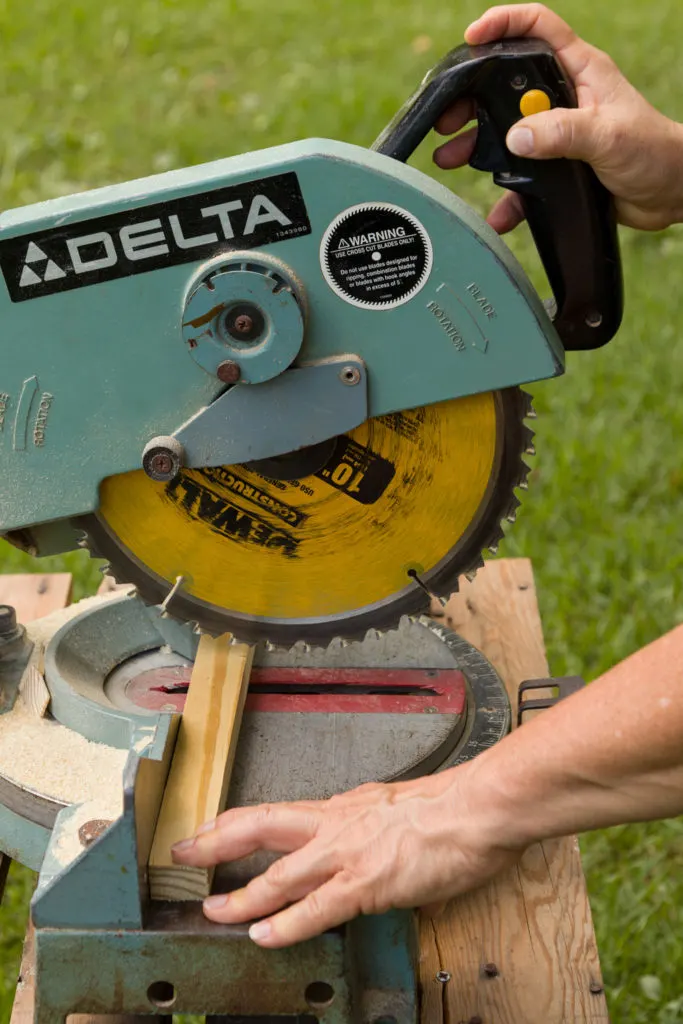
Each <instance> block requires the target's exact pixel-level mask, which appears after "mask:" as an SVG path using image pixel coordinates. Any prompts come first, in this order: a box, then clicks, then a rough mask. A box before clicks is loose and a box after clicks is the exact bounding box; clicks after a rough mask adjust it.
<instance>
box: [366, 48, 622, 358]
mask: <svg viewBox="0 0 683 1024" xmlns="http://www.w3.org/2000/svg"><path fill="white" fill-rule="evenodd" d="M532 89H540V90H542V91H543V92H544V93H546V95H547V96H548V98H549V99H550V102H551V105H552V106H553V107H558V106H559V107H575V106H576V97H575V94H574V89H573V86H572V84H571V83H570V82H568V81H567V79H566V77H565V75H564V72H563V71H562V68H561V67H560V64H559V63H558V60H557V58H556V56H555V53H554V51H553V50H552V48H551V47H550V46H548V44H547V43H544V42H542V41H541V40H537V39H508V40H505V41H503V42H499V43H492V44H489V45H487V46H460V47H458V48H457V49H456V50H452V51H451V53H449V54H448V56H446V57H445V58H444V59H443V60H442V61H441V63H440V64H438V65H437V66H436V67H435V68H434V69H433V70H432V71H431V72H430V73H429V74H428V75H427V77H426V78H425V80H424V81H423V83H422V85H421V87H420V89H419V90H418V91H417V92H416V93H415V95H414V96H412V97H411V99H410V100H409V101H408V102H407V103H406V105H405V106H404V107H403V109H402V110H401V111H399V113H398V114H397V116H396V117H395V118H394V120H393V121H392V122H391V124H390V125H389V126H388V127H387V128H386V129H385V131H384V132H383V133H382V135H381V136H380V138H379V139H378V140H377V142H376V143H375V145H374V147H373V148H374V149H376V150H377V151H378V152H380V153H384V154H386V155H387V156H391V157H394V158H395V159H396V160H402V161H405V160H407V159H408V157H409V156H410V155H411V154H412V153H413V151H414V150H415V149H416V148H417V146H418V145H419V144H420V142H422V140H423V139H424V138H425V136H426V135H427V133H428V132H429V131H430V130H431V129H432V128H433V127H434V125H435V124H436V122H437V120H438V119H439V117H440V116H441V114H443V113H444V111H446V110H447V109H448V108H449V107H450V106H451V105H452V104H453V103H454V102H455V101H456V100H458V99H463V98H470V99H473V100H474V101H475V103H476V106H477V113H478V119H479V130H478V135H477V143H476V147H475V150H474V153H473V154H472V158H471V160H470V164H471V166H472V167H475V168H476V169H477V170H481V171H491V172H492V173H493V180H494V181H495V183H496V184H497V185H500V186H501V187H502V188H506V189H509V190H511V191H513V192H517V193H518V194H519V195H520V197H521V200H522V203H523V206H524V212H525V214H526V218H527V221H528V222H529V227H530V228H531V232H532V234H533V237H534V241H535V242H536V246H537V248H538V251H539V254H540V256H541V259H542V261H543V265H544V267H545V271H546V274H547V276H548V280H549V282H550V286H551V288H552V290H553V295H554V297H555V305H556V312H555V316H554V318H553V322H554V325H555V327H556V329H557V331H558V333H559V335H560V338H561V339H562V343H563V345H564V347H565V349H568V350H570V351H573V350H578V349H595V348H600V346H602V345H605V344H606V343H607V342H608V341H609V340H610V339H611V338H613V337H614V335H615V334H616V332H617V330H618V329H619V325H620V323H621V318H622V314H623V305H624V298H623V283H622V272H621V258H620V254H619V240H618V236H617V225H616V216H615V210H614V201H613V199H612V196H611V195H610V193H609V192H608V191H607V189H606V188H605V187H604V185H602V183H601V182H600V181H599V180H598V178H597V176H596V174H595V172H594V171H593V169H592V168H591V167H590V166H589V165H588V164H586V163H583V162H581V161H579V160H564V159H562V160H529V159H525V158H524V157H518V156H515V155H514V154H513V153H511V152H510V151H509V149H508V148H507V146H506V145H505V137H506V135H507V133H508V131H509V129H510V128H511V127H512V125H513V124H515V123H516V122H517V121H519V120H520V119H521V117H522V113H521V109H520V101H521V99H522V97H523V96H524V95H525V94H526V93H527V92H529V91H530V90H532Z"/></svg>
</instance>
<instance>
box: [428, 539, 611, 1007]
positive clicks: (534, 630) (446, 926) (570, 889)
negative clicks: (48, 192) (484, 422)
mask: <svg viewBox="0 0 683 1024" xmlns="http://www.w3.org/2000/svg"><path fill="white" fill-rule="evenodd" d="M446 615H447V619H446V621H447V623H448V625H450V626H451V627H452V628H453V629H454V630H456V631H457V632H458V633H460V634H461V635H462V636H464V637H465V638H466V639H467V640H469V641H470V643H472V644H474V646H475V647H477V648H478V649H479V650H480V651H482V653H483V654H484V655H485V656H486V657H487V658H488V659H489V661H491V663H492V664H493V665H494V667H495V668H496V669H497V671H498V672H499V674H500V675H501V677H502V678H503V680H504V682H505V685H506V687H507V690H508V693H509V694H510V698H511V701H512V705H513V721H514V717H515V712H516V704H517V687H518V686H519V684H520V683H521V682H523V681H524V680H525V679H534V678H543V677H545V676H547V675H548V664H547V661H546V655H545V649H544V643H543V631H542V627H541V620H540V617H539V612H538V605H537V603H536V592H535V588H534V580H533V573H532V569H531V563H530V562H529V561H528V560H526V559H508V560H500V561H494V562H490V563H488V565H487V566H486V568H485V569H484V570H483V571H481V572H480V573H479V574H478V575H477V576H476V578H475V580H474V581H473V582H472V583H469V584H468V583H463V586H462V590H461V592H460V594H458V595H456V596H454V597H453V598H452V599H451V601H450V602H449V604H448V606H447V608H446ZM420 933H421V943H422V949H421V953H422V955H421V963H420V979H421V985H422V995H423V1009H422V1024H564V1022H570V1021H571V1022H572V1024H578V1022H584V1021H586V1022H588V1021H590V1022H597V1021H600V1022H605V1021H607V1020H608V1019H609V1018H608V1015H607V1004H606V1001H605V996H604V993H603V990H602V978H601V973H600V962H599V958H598V950H597V944H596V941H595V934H594V931H593V923H592V917H591V911H590V906H589V903H588V896H587V892H586V885H585V881H584V877H583V871H582V868H581V860H580V855H579V849H578V843H577V841H576V840H575V839H573V838H570V839H561V840H554V841H552V842H545V843H543V844H539V845H535V846H533V847H532V848H531V849H530V850H528V851H527V853H526V854H525V855H524V857H523V859H522V861H521V863H520V864H519V866H518V867H516V868H515V869H513V870H511V871H509V872H506V873H503V874H502V875H500V876H499V877H498V878H497V879H496V880H495V881H494V882H492V883H491V884H490V885H488V886H487V887H486V888H483V889H480V890H479V891H477V892H474V893H470V894H468V895H467V896H464V897H461V898H459V899H457V900H453V901H452V902H451V903H450V904H449V906H448V907H447V909H446V910H445V912H443V913H442V914H441V915H439V916H436V917H430V916H429V915H427V914H424V913H423V914H422V915H421V921H420ZM485 965H495V972H496V973H495V974H493V973H492V970H491V968H489V973H488V974H487V972H486V971H485V970H484V967H485ZM438 971H447V972H448V973H449V974H450V975H451V980H450V981H448V982H446V983H445V984H443V983H441V982H439V981H437V980H436V975H437V972H438Z"/></svg>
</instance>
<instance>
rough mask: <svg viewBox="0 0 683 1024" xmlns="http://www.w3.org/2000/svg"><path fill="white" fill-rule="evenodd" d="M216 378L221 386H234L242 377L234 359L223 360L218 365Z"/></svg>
mask: <svg viewBox="0 0 683 1024" xmlns="http://www.w3.org/2000/svg"><path fill="white" fill-rule="evenodd" d="M238 319H239V317H238ZM216 376H217V377H218V379H219V381H221V383H222V384H236V383H237V381H238V380H239V379H240V377H241V376H242V371H241V369H240V364H239V363H236V362H235V360H234V359H224V360H223V362H222V363H219V364H218V368H217V370H216Z"/></svg>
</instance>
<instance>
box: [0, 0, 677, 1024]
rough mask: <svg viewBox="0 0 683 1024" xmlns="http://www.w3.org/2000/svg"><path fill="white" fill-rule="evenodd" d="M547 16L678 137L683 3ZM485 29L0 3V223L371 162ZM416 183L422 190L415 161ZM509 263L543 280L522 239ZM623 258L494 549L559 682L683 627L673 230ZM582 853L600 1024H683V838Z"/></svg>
mask: <svg viewBox="0 0 683 1024" xmlns="http://www.w3.org/2000/svg"><path fill="white" fill-rule="evenodd" d="M557 7H558V9H559V10H560V11H561V12H562V13H564V14H565V15H566V16H567V17H568V18H570V19H571V20H572V21H573V22H574V24H575V25H576V27H577V28H578V29H580V30H581V31H582V32H583V34H584V35H587V36H589V37H590V38H592V39H593V40H594V41H595V42H596V43H598V44H599V45H601V46H602V47H603V48H605V49H608V50H610V51H611V52H612V54H613V55H614V56H615V57H616V58H617V60H618V61H619V62H620V64H621V65H622V67H623V68H624V70H625V71H626V72H627V73H628V74H629V75H630V77H631V78H632V79H633V81H634V82H635V83H636V84H637V85H638V86H639V87H641V88H642V89H643V90H644V91H645V92H646V94H647V95H648V96H649V98H651V99H652V100H653V101H654V102H655V103H656V104H657V105H659V106H660V107H661V108H663V109H664V110H665V111H666V112H667V113H669V114H670V115H672V116H677V117H679V118H680V119H683V85H682V84H681V78H680V71H679V68H680V47H681V44H682V43H683V6H681V4H680V0H655V2H653V3H649V4H647V5H645V4H642V3H639V2H638V0H621V2H619V3H617V2H616V0H607V2H606V3H603V4H602V5H596V4H595V3H592V2H589V0H564V2H558V4H557ZM481 10H483V4H482V3H481V2H478V0H461V2H460V3H437V0H417V2H416V0H344V2H343V3H339V2H338V0H335V2H332V0H317V2H316V3H315V4H314V3H312V2H309V3H306V2H304V0H281V3H279V4H277V5H272V4H265V3H263V0H202V2H201V3H200V2H199V0H165V2H163V0H135V2H134V0H109V2H108V3H106V4H94V3H91V2H88V0H80V2H78V0H59V2H58V0H31V2H30V3H26V2H19V0H0V41H1V44H0V208H2V207H8V206H13V205H18V204H24V203H29V202H32V201H34V200H38V199H43V198H46V197H50V196H55V195H59V194H63V193H66V192H70V191H75V190H81V189H86V188H91V187H93V186H97V185H101V184H105V183H108V182H113V181H118V180H122V179H125V178H130V177H135V176H139V175H144V174H149V173H150V172H154V171H159V170H164V169H166V168H170V167H177V166H181V165H183V164H187V163H198V162H201V161H204V160H211V159H213V158H216V157H221V156H226V155H229V154H232V153H238V152H241V151H244V150H246V149H253V148H261V147H264V146H267V145H270V144H274V143H280V142H284V141H288V140H292V139H297V138H302V137H305V136H307V135H313V136H315V135H317V136H329V137H335V138H340V139H345V140H347V141H350V142H355V143H359V144H368V143H370V142H372V140H373V139H374V137H375V136H376V134H377V133H378V131H379V129H380V128H381V127H382V126H383V124H384V123H385V122H386V121H387V120H388V119H389V117H390V116H391V115H392V114H393V113H394V111H395V109H396V108H397V107H398V106H399V104H400V103H401V102H402V101H403V100H404V98H405V97H406V96H407V95H408V93H409V92H410V91H411V90H412V88H413V87H414V86H415V84H416V83H417V82H418V80H419V79H420V77H421V75H422V73H423V71H424V69H425V67H426V66H427V65H428V64H429V63H430V62H431V61H432V60H433V59H435V58H437V57H438V56H440V54H441V52H442V51H443V50H445V49H446V48H448V47H449V46H450V45H452V44H455V43H457V42H458V41H459V40H460V38H461V35H462V30H463V29H464V27H465V26H466V24H467V22H468V20H470V18H471V17H473V16H475V15H476V14H478V13H480V12H481ZM416 162H417V163H418V164H419V166H420V167H422V168H423V169H424V170H428V171H430V172H431V165H430V159H429V146H424V147H423V148H422V150H421V152H420V154H419V155H418V159H417V161H416ZM682 173H683V168H682ZM438 176H439V177H441V178H442V180H445V181H447V182H448V183H449V184H450V186H451V187H452V188H454V189H456V190H457V191H458V192H459V193H460V194H461V195H463V196H464V197H466V198H467V199H468V201H470V202H471V203H472V204H473V205H474V206H476V207H478V208H480V209H483V208H484V207H485V206H486V204H487V203H488V202H489V200H490V198H491V196H492V194H493V191H494V189H493V186H492V185H491V184H490V182H489V181H488V180H487V179H486V178H485V177H484V176H476V175H475V174H474V173H473V172H470V171H464V172H459V173H455V174H451V175H441V174H439V175H438ZM514 247H515V249H516V251H517V252H518V254H520V255H521V257H522V259H523V260H524V262H525V263H526V264H527V266H529V268H530V269H531V270H532V271H533V274H534V275H535V279H536V280H540V276H536V275H537V268H536V264H535V261H534V255H533V252H532V250H531V248H530V246H529V243H528V240H527V238H526V236H525V235H524V234H523V233H522V234H520V235H519V237H518V238H516V239H515V241H514ZM623 250H624V258H625V269H626V287H627V297H628V308H627V316H626V322H625V326H624V328H623V330H622V332H621V334H620V336H619V338H618V340H617V341H616V342H614V343H613V344H612V345H611V346H609V347H608V348H607V349H606V350H604V351H603V352H600V353H597V354H586V355H577V356H573V357H572V358H571V359H570V362H569V373H568V375H567V377H566V378H565V379H563V380H560V381H555V382H550V383H548V384H547V385H543V386H539V387H537V388H536V389H535V393H536V406H537V409H538V412H539V419H538V442H537V447H538V451H539V458H538V460H537V466H538V468H536V469H535V470H534V473H533V478H532V485H533V486H532V488H531V489H530V491H529V494H528V496H527V500H526V502H525V506H524V509H523V511H522V514H521V515H520V519H519V522H518V524H517V527H516V529H515V530H514V532H513V535H512V536H511V538H510V539H509V541H508V542H507V543H506V544H505V545H504V548H503V549H502V551H501V553H502V554H506V555H520V554H524V555H529V556H531V557H532V558H533V560H534V565H535V569H536V576H537V582H538V587H539V593H540V599H541V607H542V613H543V620H544V625H545V631H546V639H547V644H548V652H549V657H550V662H551V667H552V670H553V671H554V672H555V673H556V674H560V673H574V672H581V673H583V674H584V675H586V677H588V678H592V677H594V676H595V675H596V674H597V673H598V672H600V671H601V670H603V669H605V668H606V667H608V666H609V665H611V664H613V663H614V662H615V661H617V660H618V659H620V658H622V657H623V656H625V655H627V654H628V653H629V652H631V651H633V650H634V649H636V648H637V647H639V646H640V645H642V644H643V643H645V642H647V641H649V640H651V639H653V638H654V637H656V636H658V635H659V634H660V633H662V632H663V631H665V630H666V629H668V628H669V627H671V626H672V625H674V624H675V623H677V622H679V621H681V619H682V618H683V521H682V518H683V516H682V514H683V466H682V463H681V457H680V451H681V442H682V441H683V403H681V401H680V400H679V395H678V392H677V387H678V386H680V381H681V380H682V379H683V344H681V343H680V342H679V338H678V333H679V331H680V330H681V329H682V327H683V288H682V287H681V279H682V275H683V233H681V231H680V230H674V231H671V232H668V233H665V234H661V235H653V236H645V235H640V236H639V235H635V234H633V233H624V235H623ZM677 382H678V383H677ZM64 564H67V565H68V567H69V568H70V569H72V570H73V571H75V572H76V574H77V580H78V593H79V594H80V593H83V592H86V591H87V590H88V589H91V588H92V586H93V583H94V581H95V578H96V574H95V573H93V571H92V567H90V568H89V567H88V565H87V564H86V563H85V562H84V560H83V559H82V558H81V557H80V556H71V557H69V558H68V559H66V560H64V561H61V560H50V561H49V562H48V568H60V567H62V565H64ZM18 568H21V569H26V570H28V569H31V568H38V566H35V565H32V564H31V563H30V562H29V560H28V559H23V558H21V557H20V556H18V555H16V553H10V552H9V551H8V550H7V548H6V547H4V546H0V569H2V570H5V571H9V570H15V571H16V570H17V569H18ZM40 568H41V569H42V568H44V566H42V565H41V566H40ZM647 683H648V681H647V680H645V679H644V680H643V698H642V699H643V700H646V699H647ZM583 849H584V852H585V862H586V865H587V869H588V876H589V884H590V891H591V898H592V903H593V909H594V914H595V919H596V924H597V929H598V935H599V941H600V948H601V955H602V961H603V967H604V971H605V978H606V982H607V986H608V994H609V1001H610V1007H611V1012H612V1017H613V1020H614V1021H615V1022H617V1024H640V1022H648V1024H653V1022H655V1024H673V1022H675V1021H683V942H682V941H681V936H683V909H682V908H683V824H682V823H681V822H680V821H676V822H669V823H665V824H661V825H651V826H643V827H637V828H636V827H630V828H623V829H614V830H612V831H610V832H609V833H604V834H598V835H594V836H590V837H587V838H586V839H584V841H583ZM28 885H29V879H28V876H27V874H26V873H25V872H23V873H22V872H20V871H19V872H15V875H14V880H13V882H12V884H11V885H10V888H9V895H8V898H7V902H6V904H5V906H4V908H3V910H2V911H1V912H0V929H1V932H0V951H1V952H0V957H1V958H2V968H1V970H0V1018H1V1019H2V1020H3V1021H4V1020H7V1018H8V1012H9V991H10V989H11V987H12V986H13V981H14V975H15V971H16V964H17V958H18V950H19V945H18V942H19V936H20V933H21V931H22V930H23V924H24V917H23V915H24V912H25V903H26V897H27V892H28ZM520 1024H522V1022H520Z"/></svg>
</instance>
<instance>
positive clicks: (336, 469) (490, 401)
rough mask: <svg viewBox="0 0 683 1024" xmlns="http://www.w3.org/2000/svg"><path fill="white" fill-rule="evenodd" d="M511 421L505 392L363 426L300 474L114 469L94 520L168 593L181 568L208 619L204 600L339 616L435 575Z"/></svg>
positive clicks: (248, 612) (479, 500)
mask: <svg viewBox="0 0 683 1024" xmlns="http://www.w3.org/2000/svg"><path fill="white" fill-rule="evenodd" d="M502 430H503V423H502V414H501V402H500V398H499V393H491V394H484V395H477V396H474V397H469V398H462V399H456V400H453V401H449V402H443V403H440V404H437V405H431V406H426V407H424V408H420V409H414V410H411V411H409V412H402V413H395V414H393V415H390V416H385V417H380V418H378V419H375V420H370V421H368V422H366V423H364V424H363V425H362V426H360V427H358V428H357V429H356V430H354V431H352V432H351V433H350V434H348V435H344V436H342V437H341V438H339V439H338V443H337V447H336V450H335V453H334V455H333V456H332V458H331V459H330V460H329V461H328V462H327V464H326V465H325V466H324V467H323V468H322V469H321V470H320V471H319V472H317V473H316V474H314V475H311V476H307V477H306V478H305V479H301V480H294V481H282V480H272V479H269V478H266V477H264V476H262V475H260V474H259V473H257V472H255V471H254V470H253V469H248V468H246V467H245V466H229V467H220V468H215V469H203V470H184V471H182V473H181V474H180V476H179V477H178V478H177V479H176V480H175V481H173V482H172V483H170V484H164V483H157V482H154V481H152V480H150V479H149V478H148V477H147V476H146V475H145V474H144V473H143V472H142V471H139V472H134V473H126V474H122V475H120V476H114V477H109V478H108V479H106V480H104V481H103V483H102V485H101V489H100V508H99V513H98V519H99V521H100V523H101V524H102V526H104V527H105V530H106V533H107V534H108V535H109V536H110V537H111V538H112V539H114V540H115V542H116V545H117V546H118V547H119V548H121V547H123V548H124V549H127V551H126V552H125V554H126V558H127V560H128V561H129V562H130V561H131V559H130V555H132V556H134V557H133V561H134V562H137V563H138V568H139V567H140V566H141V567H144V569H145V570H147V571H150V570H151V572H152V573H153V574H154V576H155V577H157V578H160V580H157V583H159V582H161V581H165V584H166V588H167V590H169V589H170V588H171V586H172V585H173V583H174V582H175V580H176V578H177V577H178V576H183V577H185V581H184V584H183V588H182V593H183V596H184V597H189V598H191V599H192V601H193V603H195V604H197V609H198V613H197V615H193V616H192V617H193V618H196V619H197V620H198V621H199V622H200V624H202V623H203V615H202V608H201V606H205V605H209V606H214V609H213V610H214V611H215V610H216V608H217V609H223V610H225V611H226V612H227V614H228V616H230V614H231V613H232V614H234V615H236V616H237V617H246V618H249V619H251V618H252V617H256V618H258V619H261V620H266V622H272V621H273V620H276V621H278V622H279V623H280V624H282V625H284V624H286V623H288V622H289V623H292V624H294V623H295V622H301V621H302V620H315V621H316V622H319V621H320V620H321V619H328V618H331V619H337V618H339V619H341V620H342V621H343V619H344V618H345V617H346V616H349V615H351V614H352V613H356V612H357V611H358V610H359V609H367V608H368V606H377V605H378V604H380V605H381V604H384V603H386V602H391V601H392V600H393V599H395V598H396V597H397V596H398V595H399V594H400V593H401V592H404V593H405V591H406V588H408V589H409V590H414V589H415V584H414V583H413V582H412V581H411V580H410V579H409V577H408V575H407V573H408V570H409V569H415V570H417V572H418V573H419V574H420V576H422V577H424V578H425V579H427V580H428V579H429V575H430V573H431V572H432V570H434V569H435V568H436V567H438V566H439V565H440V564H442V563H443V560H444V559H446V558H447V557H448V556H449V555H451V554H452V552H453V550H454V549H457V547H458V545H459V544H460V543H461V542H462V541H463V539H465V538H466V537H467V535H468V532H469V531H470V530H471V528H472V525H473V524H474V523H475V522H476V521H477V519H478V516H479V514H480V512H481V510H482V508H485V506H486V502H487V496H488V495H489V494H490V491H491V486H492V482H493V481H494V478H495V476H496V471H497V465H498V463H499V462H500V453H501V448H502V445H501V433H502ZM96 540H97V538H96ZM98 546H100V547H102V545H101V544H99V545H98ZM105 546H108V545H105ZM100 553H101V554H102V555H104V556H105V557H111V551H106V550H101V552H100ZM112 562H113V563H114V564H113V569H114V571H115V573H116V575H117V577H119V578H126V572H125V570H121V569H120V568H119V566H118V565H117V562H118V559H117V558H112ZM464 568H468V567H463V566H461V567H460V569H459V571H461V572H462V571H464ZM136 575H137V574H136ZM128 578H130V574H128ZM133 581H134V582H139V581H138V580H137V579H134V580H133ZM142 593H143V596H145V593H144V589H142ZM156 593H157V595H158V596H156V597H155V599H156V600H161V599H162V597H163V590H162V591H161V593H159V592H158V590H157V592H156ZM184 611H185V616H184V617H186V616H187V610H186V609H184ZM226 628H227V626H226ZM236 632H237V634H238V635H239V629H236ZM336 633H341V634H342V635H344V630H343V629H331V631H330V635H336ZM263 635H265V636H269V633H268V630H267V628H265V629H264V630H263ZM270 638H271V639H273V637H270ZM294 639H296V636H294V637H293V638H292V642H293V640H294Z"/></svg>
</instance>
